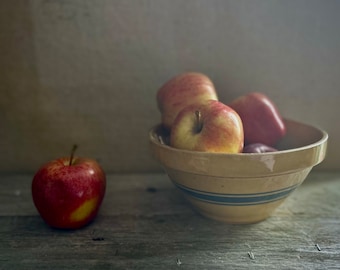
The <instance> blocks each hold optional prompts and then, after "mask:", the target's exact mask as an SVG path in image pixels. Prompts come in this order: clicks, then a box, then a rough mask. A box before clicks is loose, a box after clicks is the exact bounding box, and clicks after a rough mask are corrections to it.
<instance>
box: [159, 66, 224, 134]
mask: <svg viewBox="0 0 340 270" xmlns="http://www.w3.org/2000/svg"><path fill="white" fill-rule="evenodd" d="M156 99H157V104H158V108H159V110H160V112H161V115H162V124H163V126H164V127H165V128H166V129H168V130H170V129H171V126H172V124H173V122H174V120H175V118H176V116H177V114H178V113H179V112H180V111H181V110H182V109H183V108H184V107H186V106H188V105H190V104H197V103H202V102H205V101H207V100H218V97H217V94H216V90H215V87H214V84H213V83H212V81H211V80H210V78H209V77H208V76H206V75H204V74H202V73H198V72H186V73H182V74H179V75H177V76H175V77H173V78H172V79H170V80H169V81H167V82H166V83H165V84H164V85H163V86H162V87H161V88H160V89H159V90H158V92H157V96H156Z"/></svg>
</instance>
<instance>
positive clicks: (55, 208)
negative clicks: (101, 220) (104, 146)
mask: <svg viewBox="0 0 340 270" xmlns="http://www.w3.org/2000/svg"><path fill="white" fill-rule="evenodd" d="M69 162H70V158H60V159H57V160H53V161H50V162H48V163H46V164H45V165H43V166H42V167H41V168H40V169H39V170H38V171H37V173H36V174H35V176H34V178H33V181H32V198H33V202H34V205H35V207H36V208H37V210H38V212H39V214H40V215H41V217H42V219H43V220H44V221H45V222H46V223H47V224H48V225H50V226H51V227H54V228H59V229H78V228H81V227H83V226H85V225H87V224H88V223H89V222H91V221H92V220H93V219H94V218H95V217H96V215H97V213H98V211H99V208H100V205H101V203H102V201H103V198H104V195H105V189H106V176H105V173H104V171H103V169H102V168H101V167H100V165H99V164H98V163H97V162H96V161H95V160H92V159H88V158H79V157H75V158H73V162H72V165H71V166H69Z"/></svg>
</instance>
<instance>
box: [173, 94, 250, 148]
mask: <svg viewBox="0 0 340 270" xmlns="http://www.w3.org/2000/svg"><path fill="white" fill-rule="evenodd" d="M243 139H244V137H243V127H242V122H241V119H240V117H239V115H238V114H237V113H236V112H235V111H234V110H233V109H232V108H230V107H229V106H227V105H225V104H223V103H221V102H219V101H216V100H209V101H206V102H205V103H203V104H191V105H189V106H187V107H185V108H184V109H183V110H182V111H180V113H179V114H178V115H177V117H176V119H175V121H174V123H173V126H172V129H171V133H170V145H171V146H172V147H176V148H180V149H187V150H194V151H204V152H220V153H239V152H241V151H242V148H243Z"/></svg>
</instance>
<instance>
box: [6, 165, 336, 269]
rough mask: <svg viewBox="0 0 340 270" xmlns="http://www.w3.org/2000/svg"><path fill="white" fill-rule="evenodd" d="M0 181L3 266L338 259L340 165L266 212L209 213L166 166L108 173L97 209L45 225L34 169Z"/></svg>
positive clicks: (305, 264)
mask: <svg viewBox="0 0 340 270" xmlns="http://www.w3.org/2000/svg"><path fill="white" fill-rule="evenodd" d="M0 177H1V181H0V269H10V270H12V269H25V270H27V269H36V270H37V269H340V207H339V206H340V172H314V171H313V172H312V173H311V174H310V175H309V176H308V178H307V179H306V180H305V182H304V184H303V185H302V186H300V187H299V188H298V189H297V190H296V191H295V192H294V193H293V194H292V195H291V196H290V197H289V198H288V199H287V200H286V201H285V202H284V204H283V205H282V206H281V207H280V208H279V209H278V210H277V211H276V212H275V213H274V214H273V216H272V217H271V218H269V219H267V220H266V221H263V222H261V223H257V224H253V225H227V224H223V223H220V222H216V221H212V220H208V219H206V218H204V217H202V216H200V215H199V214H197V213H196V212H194V211H193V210H192V209H191V207H190V206H189V205H188V204H187V203H186V201H185V200H184V199H183V198H182V196H181V194H180V193H179V191H178V190H177V189H175V188H174V186H173V185H172V183H171V182H170V181H169V180H168V178H167V176H166V175H164V174H129V175H114V174H112V175H108V179H107V181H108V185H107V193H106V196H105V200H104V202H103V205H102V208H101V211H100V214H99V216H98V217H97V219H96V220H95V221H94V222H93V223H92V224H90V225H89V226H87V227H85V228H83V229H80V230H75V231H64V230H55V229H51V228H49V227H48V226H47V225H45V223H44V222H43V221H42V219H41V218H40V217H39V215H38V214H37V212H36V210H35V208H34V206H33V203H32V199H31V193H30V192H31V191H30V185H31V179H32V175H18V174H6V175H1V176H0Z"/></svg>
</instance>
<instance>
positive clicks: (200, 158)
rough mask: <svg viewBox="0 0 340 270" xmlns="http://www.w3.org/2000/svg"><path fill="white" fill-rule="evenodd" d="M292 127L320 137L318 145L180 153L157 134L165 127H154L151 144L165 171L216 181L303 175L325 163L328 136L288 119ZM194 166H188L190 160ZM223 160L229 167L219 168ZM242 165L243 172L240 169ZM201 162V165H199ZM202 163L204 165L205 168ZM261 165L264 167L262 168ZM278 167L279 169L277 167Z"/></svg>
mask: <svg viewBox="0 0 340 270" xmlns="http://www.w3.org/2000/svg"><path fill="white" fill-rule="evenodd" d="M284 121H285V122H287V123H289V124H291V125H293V126H294V125H299V126H301V127H303V128H305V127H307V128H310V129H312V130H313V131H314V132H315V134H317V135H315V136H317V138H315V141H313V142H312V143H309V144H307V145H303V146H299V147H295V148H289V149H283V150H278V151H275V152H266V153H214V152H200V151H192V150H186V149H177V148H174V147H171V146H169V145H168V144H166V143H165V142H162V141H161V140H160V138H158V135H157V130H159V129H161V128H162V125H161V124H157V125H155V126H153V127H152V128H151V129H150V131H149V142H150V144H151V151H152V152H153V155H154V157H155V158H156V159H157V160H158V161H159V162H160V163H161V165H163V168H164V169H165V170H167V169H172V170H177V171H183V172H187V173H194V174H200V175H211V176H215V177H225V176H228V177H237V178H240V177H258V176H269V175H279V174H287V173H289V172H294V171H299V170H302V169H306V168H310V169H311V168H312V167H313V166H315V165H317V164H319V163H321V162H322V161H323V159H324V158H325V156H326V151H327V140H328V133H327V132H326V131H325V130H323V129H320V128H317V127H314V126H312V125H310V124H305V123H301V122H298V121H295V120H290V119H284ZM189 159H190V162H189V163H190V164H191V163H192V165H190V166H189V165H188V160H189ZM220 159H222V160H223V161H227V162H228V163H226V164H228V166H224V168H221V166H218V165H217V163H219V164H220V163H221V162H220ZM297 160H298V162H297ZM240 161H242V164H244V165H243V166H244V167H243V168H247V169H245V170H243V171H240V169H239V167H240V166H239V163H240ZM195 162H197V164H198V165H195ZM202 162H203V163H204V164H202ZM258 164H260V165H258ZM274 164H275V165H274Z"/></svg>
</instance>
